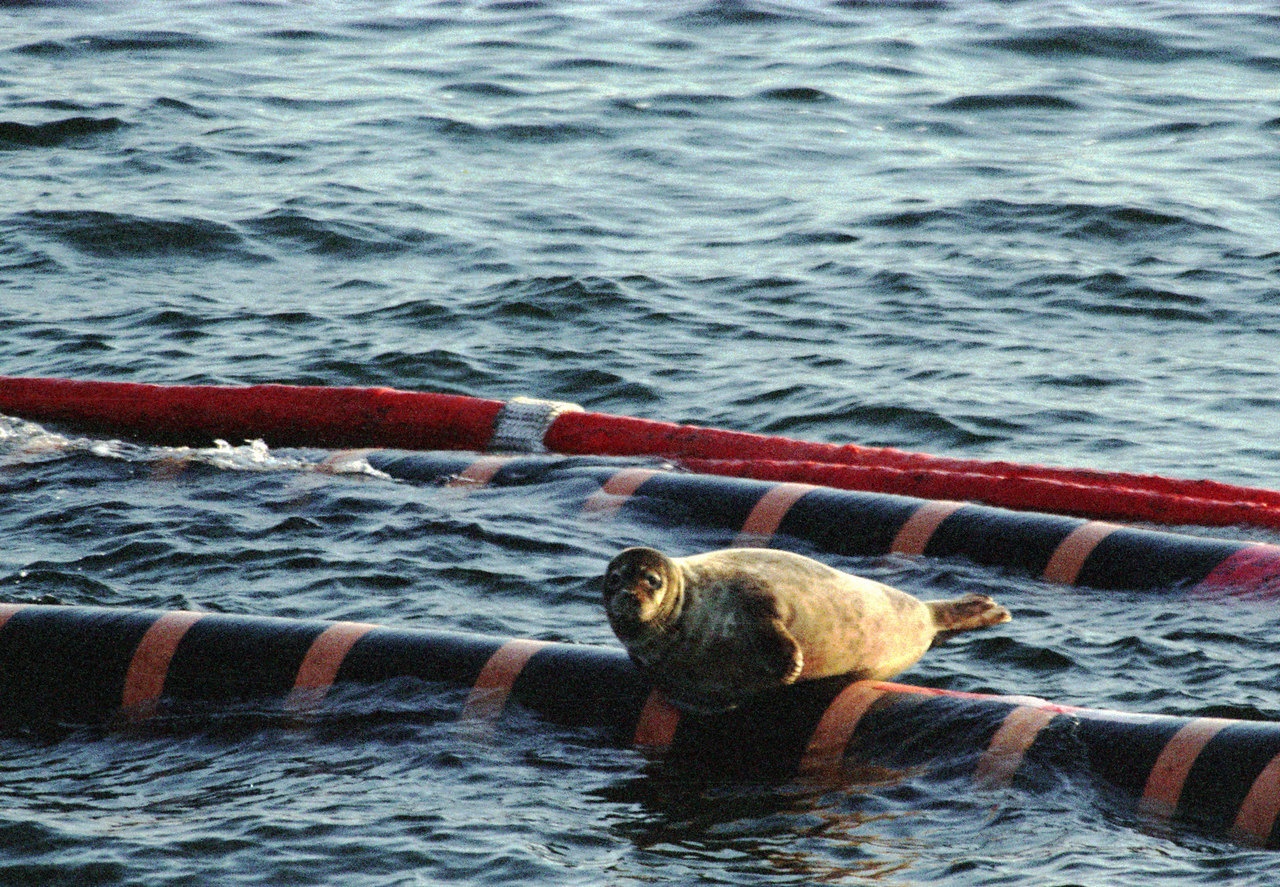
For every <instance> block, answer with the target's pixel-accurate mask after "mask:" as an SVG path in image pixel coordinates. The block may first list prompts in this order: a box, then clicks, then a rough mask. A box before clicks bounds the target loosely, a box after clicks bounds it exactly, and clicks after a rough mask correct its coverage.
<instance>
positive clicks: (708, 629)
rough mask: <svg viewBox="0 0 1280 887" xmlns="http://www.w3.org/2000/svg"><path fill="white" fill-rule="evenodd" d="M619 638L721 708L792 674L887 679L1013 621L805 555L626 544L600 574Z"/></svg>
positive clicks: (996, 611)
mask: <svg viewBox="0 0 1280 887" xmlns="http://www.w3.org/2000/svg"><path fill="white" fill-rule="evenodd" d="M604 608H605V613H606V614H607V615H608V617H609V624H610V626H611V627H612V628H613V632H614V634H616V635H617V636H618V640H620V641H622V644H623V646H624V647H626V649H627V653H628V654H630V656H631V659H632V661H633V662H635V664H636V666H637V667H638V668H639V669H640V671H641V672H642V673H643V674H644V675H645V676H646V677H647V678H648V679H649V681H650V682H651V683H652V684H653V685H654V686H656V687H657V688H658V689H659V690H661V691H662V692H663V693H664V694H665V695H666V696H667V698H668V699H670V700H671V702H672V703H673V704H674V705H675V706H676V707H677V708H681V709H684V710H686V711H691V712H697V713H701V714H714V713H717V712H722V711H727V710H729V709H732V708H735V707H737V706H738V705H741V704H742V703H743V702H745V701H746V700H747V699H749V698H750V697H752V696H754V695H756V694H758V693H762V692H764V691H766V690H770V689H773V688H775V687H780V686H783V685H785V684H793V683H795V682H796V681H802V680H812V679H816V678H824V677H831V676H834V675H849V676H851V677H853V678H855V679H871V680H883V679H885V678H888V677H891V676H893V675H895V674H897V673H898V672H900V671H903V670H904V669H906V668H908V667H909V666H910V665H912V664H913V663H914V662H916V661H917V660H918V659H919V658H920V657H921V656H923V655H924V653H925V651H927V650H928V649H929V648H930V647H931V646H933V644H934V643H935V642H937V641H938V640H940V639H942V638H944V637H946V636H949V635H950V634H953V633H955V632H958V631H968V630H970V629H975V628H985V627H987V626H991V625H998V624H1000V623H1002V622H1008V621H1009V619H1010V618H1011V617H1010V615H1009V611H1008V610H1006V609H1005V608H1004V607H1001V606H999V605H998V604H997V603H996V602H995V601H993V600H992V599H991V598H989V597H987V596H986V595H980V594H970V595H965V596H964V597H960V598H956V599H954V600H943V601H921V600H918V599H917V598H914V597H912V596H911V595H909V594H907V593H906V592H904V591H899V590H898V589H896V588H892V587H890V586H888V585H883V584H881V583H879V582H874V581H872V580H870V579H864V578H861V577H859V576H853V575H850V574H849V573H843V572H841V571H839V570H836V569H834V568H833V567H829V566H827V565H826V564H823V563H820V562H818V561H816V560H813V559H812V558H808V557H804V556H803V555H799V554H793V553H791V552H786V551H778V550H776V549H766V548H732V549H724V550H721V551H710V552H706V553H705V554H696V555H691V556H689V557H680V558H673V557H668V556H667V555H665V554H663V553H662V552H660V551H658V550H656V549H653V548H628V549H626V550H624V551H623V552H622V553H620V554H619V555H618V556H617V557H615V558H614V559H613V560H612V561H610V563H609V566H608V568H607V569H606V570H605V574H604Z"/></svg>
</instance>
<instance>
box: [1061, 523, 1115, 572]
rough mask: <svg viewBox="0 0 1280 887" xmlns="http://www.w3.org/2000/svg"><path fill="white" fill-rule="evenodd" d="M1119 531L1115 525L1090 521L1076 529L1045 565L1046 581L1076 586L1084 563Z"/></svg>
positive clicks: (1062, 542)
mask: <svg viewBox="0 0 1280 887" xmlns="http://www.w3.org/2000/svg"><path fill="white" fill-rule="evenodd" d="M1118 529H1120V528H1119V527H1118V526H1116V525H1115V524H1107V523H1103V522H1102V521H1089V522H1087V523H1083V524H1081V525H1080V526H1078V527H1076V528H1075V529H1074V530H1072V531H1071V532H1070V533H1069V534H1068V535H1067V538H1065V539H1063V540H1062V541H1061V542H1059V543H1058V547H1057V548H1055V549H1054V551H1053V556H1052V557H1050V558H1049V563H1048V564H1046V565H1045V568H1044V573H1043V577H1044V579H1045V580H1046V581H1048V582H1061V583H1063V584H1065V585H1074V584H1075V582H1076V577H1078V576H1079V575H1080V570H1081V569H1083V568H1084V562H1085V561H1086V560H1088V559H1089V555H1091V554H1093V550H1094V549H1095V548H1097V547H1098V543H1099V542H1101V541H1102V540H1103V539H1105V538H1107V537H1108V536H1110V535H1111V534H1112V533H1114V532H1115V531H1116V530H1118Z"/></svg>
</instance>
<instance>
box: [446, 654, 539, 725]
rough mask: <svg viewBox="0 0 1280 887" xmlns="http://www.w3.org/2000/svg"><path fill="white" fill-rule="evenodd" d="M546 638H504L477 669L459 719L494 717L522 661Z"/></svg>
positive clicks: (512, 684)
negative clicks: (477, 672)
mask: <svg viewBox="0 0 1280 887" xmlns="http://www.w3.org/2000/svg"><path fill="white" fill-rule="evenodd" d="M545 646H547V642H546V641H532V640H527V639H524V638H518V639H516V640H513V641H507V642H506V643H505V644H503V645H502V646H501V647H499V648H498V649H497V651H496V652H495V653H494V654H493V655H492V656H490V657H489V661H488V662H486V663H485V664H484V668H482V669H480V674H479V675H477V676H476V682H475V683H474V684H472V686H471V693H470V695H468V696H467V701H466V704H465V705H463V707H462V715H461V719H462V720H464V721H494V720H497V718H498V716H499V715H501V714H502V710H503V709H504V708H506V705H507V698H508V697H509V696H510V695H511V688H512V687H513V686H514V685H515V682H516V678H518V677H519V676H520V672H521V671H522V670H523V669H524V667H525V664H526V663H527V662H528V661H529V660H530V659H532V658H533V654H534V653H537V652H538V651H539V650H541V649H542V648H543V647H545Z"/></svg>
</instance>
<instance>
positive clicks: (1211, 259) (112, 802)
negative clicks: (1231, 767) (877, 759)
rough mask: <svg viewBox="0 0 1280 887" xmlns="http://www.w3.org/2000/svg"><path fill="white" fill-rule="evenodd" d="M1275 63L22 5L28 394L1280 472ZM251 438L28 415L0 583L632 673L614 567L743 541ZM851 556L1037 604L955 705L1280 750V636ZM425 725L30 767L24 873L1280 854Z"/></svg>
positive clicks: (19, 219)
mask: <svg viewBox="0 0 1280 887" xmlns="http://www.w3.org/2000/svg"><path fill="white" fill-rule="evenodd" d="M1277 46H1280V15H1277V14H1276V11H1275V8H1274V6H1273V5H1272V4H1266V3H1253V4H1249V3H1232V4H1225V3H1224V4H1205V3H1192V2H1186V0H1183V2H1176V0H1169V2H1144V3H1076V4H1059V3H1038V2H1036V3H1032V2H1017V0H1014V2H998V3H997V2H981V0H976V2H969V0H965V2H960V0H954V2H948V0H930V2H888V0H886V2H874V0H847V2H832V3H821V4H819V3H805V4H774V3H757V2H729V0H721V2H677V3H668V4H626V3H620V2H619V3H611V2H601V3H571V2H553V0H547V2H539V0H529V2H491V3H461V2H457V3H434V4H421V3H403V4H384V3H373V2H369V3H344V4H329V3H321V4H309V5H291V4H274V3H225V2H217V3H211V2H210V3H167V4H150V3H138V2H122V3H111V4H99V3H78V2H69V3H51V4H26V3H18V4H6V5H4V6H3V8H0V373H3V374H11V375H20V374H31V375H65V376H72V377H81V378H111V379H124V380H134V381H154V382H202V383H248V382H268V381H269V382H291V383H307V384H332V385H352V384H354V385H391V386H395V387H400V388H417V389H423V390H434V391H450V392H458V393H465V394H472V395H480V396H485V397H495V398H508V397H511V396H515V395H519V394H531V395H536V396H542V397H552V398H559V399H564V400H571V401H576V402H578V403H581V404H583V405H584V406H586V407H588V408H591V409H596V410H602V411H608V412H617V413H624V414H631V415H641V416H647V417H653V418H659V419H666V420H675V421H690V422H697V423H705V424H711V425H716V426H722V427H732V428H741V429H746V430H751V431H761V432H770V433H782V434H788V435H791V436H797V437H805V438H810V439H815V440H827V441H839V442H844V441H855V442H860V443H867V444H887V445H892V446H898V447H903V448H907V449H915V450H926V451H930V452H935V453H943V454H948V455H962V456H974V457H992V458H1013V459H1017V460H1021V461H1036V462H1048V463H1054V464H1063V465H1083V466H1094V467H1102V468H1121V469H1128V470H1137V471H1144V472H1158V473H1165V474H1172V475H1177V476H1184V477H1201V476H1205V477H1213V478H1217V479H1221V480H1228V481H1237V482H1246V483H1250V484H1256V485H1261V486H1268V487H1272V488H1275V487H1280V445H1278V444H1277V439H1278V435H1277V432H1278V431H1280V420H1278V419H1277V407H1280V396H1278V395H1277V391H1278V390H1280V360H1277V358H1276V348H1275V343H1276V341H1277V336H1278V335H1280V86H1278V84H1280V49H1277ZM57 430H58V429H53V431H57ZM230 444H231V446H229V447H224V448H215V447H212V446H210V447H209V448H208V449H205V450H200V451H198V452H196V453H183V454H175V453H172V452H168V451H163V450H156V449H152V448H148V447H143V446H135V445H130V444H120V443H108V442H103V441H92V440H86V439H83V438H78V437H75V436H74V435H71V436H69V437H64V438H50V437H48V436H47V434H46V432H45V431H44V430H42V429H38V428H32V427H30V426H26V425H22V424H20V423H11V424H5V425H4V426H3V430H2V431H0V493H2V495H3V501H4V503H5V508H4V509H3V510H2V511H0V593H2V596H3V597H4V598H6V599H14V600H40V599H52V600H59V601H65V602H70V603H94V604H106V605H112V606H121V607H139V606H142V607H193V608H200V609H211V610H222V611H228V612H235V613H251V614H265V615H285V616H303V617H308V618H313V617H314V618H326V619H361V620H367V621H375V622H380V623H387V624H394V625H404V626H431V627H443V628H461V629H466V630H472V631H483V632H487V633H492V634H500V635H526V636H533V637H540V638H546V639H557V640H569V641H582V642H599V643H608V642H611V640H612V639H611V637H610V635H609V633H608V629H607V626H606V625H605V624H604V621H603V619H602V618H601V615H600V613H599V610H598V607H597V602H596V594H597V592H596V589H595V586H594V584H593V582H594V577H595V576H596V575H597V574H598V573H599V572H600V570H601V568H602V566H603V564H604V563H605V561H606V560H607V559H608V557H609V556H611V554H612V553H614V552H615V551H616V550H617V548H619V547H620V546H622V545H626V544H630V543H632V542H635V541H640V540H643V541H646V542H651V543H654V544H658V545H660V546H663V547H667V548H670V549H673V550H676V551H689V550H694V549H696V548H699V547H707V546H710V545H715V544H724V543H725V542H727V541H728V540H727V539H720V538H716V537H714V534H708V535H707V536H706V537H701V536H694V535H690V534H688V533H678V532H675V531H671V530H665V529H663V528H661V527H654V526H649V525H637V524H630V525H629V524H627V523H625V522H622V521H615V522H601V521H595V522H591V521H584V520H582V519H581V518H580V517H579V515H578V514H577V512H576V510H575V509H572V508H567V507H566V508H561V507H559V506H560V505H561V504H563V503H564V502H565V501H567V500H568V499H570V498H571V496H570V492H571V491H567V490H557V489H556V488H554V486H553V487H552V488H551V489H547V490H544V491H541V493H540V494H539V496H537V497H536V498H533V499H531V498H530V497H529V496H528V495H527V493H528V491H527V490H520V489H507V490H498V489H495V490H489V491H481V492H477V493H473V494H471V495H469V496H459V495H457V494H456V493H455V492H452V491H449V490H445V489H441V488H435V487H427V486H421V485H415V484H407V483H401V482H393V481H391V480H390V479H388V478H385V477H380V476H378V475H377V474H376V473H369V472H365V473H361V472H353V473H349V474H340V475H332V474H320V473H317V472H314V471H311V470H309V467H308V466H309V464H310V461H309V460H311V458H312V457H311V455H310V454H305V453H290V452H285V451H278V450H274V449H270V448H268V449H267V450H265V451H264V450H262V449H261V448H253V447H249V446H247V445H242V443H241V442H240V441H232V442H230ZM267 444H268V447H269V445H270V441H268V442H267ZM175 456H181V457H182V458H183V459H186V461H187V464H186V467H185V468H183V469H181V470H177V469H175V468H174V462H173V459H174V457H175ZM575 494H576V493H575ZM1241 532H1243V531H1241ZM1241 532H1236V531H1222V533H1224V534H1228V535H1231V534H1234V535H1240V534H1241ZM1247 535H1249V536H1251V537H1252V538H1271V537H1268V536H1266V535H1264V534H1261V533H1258V532H1251V533H1248V534H1247ZM1273 541H1274V540H1273ZM835 562H836V563H837V565H838V566H842V567H844V568H846V569H850V570H854V571H858V572H862V573H865V574H868V575H873V576H876V577H877V578H881V579H885V580H887V581H891V582H893V583H895V584H897V585H899V586H901V587H903V588H906V589H907V590H909V591H911V592H913V593H916V594H919V595H922V596H934V595H937V594H939V593H944V594H949V593H954V592H957V591H960V590H981V591H987V592H988V593H991V594H994V595H996V596H997V597H999V598H1000V600H1001V601H1002V602H1004V603H1006V604H1007V605H1008V606H1009V607H1010V608H1011V609H1012V610H1013V612H1014V614H1015V621H1014V622H1013V623H1011V624H1010V625H1008V626H1003V627H1001V628H1000V629H997V630H996V631H993V632H991V633H990V634H987V635H985V636H974V637H973V638H971V639H965V640H961V641H959V642H956V643H952V644H948V645H947V646H946V647H944V648H941V649H940V650H937V651H935V652H933V653H931V654H930V656H929V657H927V658H926V660H925V662H923V663H922V664H920V665H918V666H917V667H916V668H914V669H912V670H911V671H910V672H908V673H907V674H906V675H905V676H904V678H905V679H906V680H909V681H911V682H914V683H927V684H933V685H936V686H945V687H951V688H956V689H965V690H985V691H994V692H1002V693H1030V694H1034V695H1037V696H1043V697H1048V698H1052V699H1056V700H1059V701H1062V702H1067V703H1073V704H1077V705H1087V706H1100V707H1107V708H1120V709H1126V710H1134V711H1151V712H1161V713H1171V714H1219V715H1222V714H1225V715H1233V716H1243V717H1261V718H1270V719H1276V718H1280V698H1278V697H1277V694H1276V688H1277V687H1278V686H1280V663H1277V661H1276V657H1275V653H1274V650H1275V644H1274V638H1275V636H1276V633H1277V628H1278V627H1280V616H1277V613H1276V611H1275V608H1274V606H1271V605H1266V604H1260V603H1248V602H1236V603H1213V602H1208V603H1205V602H1196V603H1194V604H1189V603H1188V602H1187V600H1186V599H1185V597H1181V596H1179V595H1177V594H1169V595H1160V594H1155V595H1152V594H1117V593H1113V592H1095V591H1088V590H1069V589H1063V588H1059V587H1054V586H1049V585H1046V584H1043V583H1040V582H1037V581H1033V580H1029V579H1023V578H1018V577H1011V576H1008V575H1003V574H1000V573H999V572H997V571H992V570H989V569H984V568H979V567H976V566H973V565H970V564H965V563H963V562H946V563H940V562H936V561H929V560H921V559H908V558H877V559H863V560H858V559H852V558H845V559H836V561H835ZM368 704H371V705H382V704H386V705H390V703H379V702H376V701H375V702H371V703H368ZM392 708H394V706H392ZM381 723H382V724H383V725H382V726H381V727H378V728H376V729H375V728H367V729H363V730H353V731H351V732H350V734H349V735H344V734H343V733H342V732H341V731H329V732H326V733H324V734H323V735H319V734H316V733H314V732H310V731H306V730H297V729H278V730H271V729H268V730H264V731H259V732H250V733H248V734H243V735H242V734H236V735H234V736H231V737H228V736H227V735H224V734H223V733H220V732H218V731H214V732H213V733H211V734H207V735H206V734H201V735H197V736H192V737H178V738H176V739H175V738H170V739H159V738H155V739H148V738H145V737H120V736H117V737H107V738H101V737H97V736H88V735H75V736H72V737H71V738H69V739H64V740H62V741H59V742H55V743H48V742H44V741H39V740H36V739H34V738H33V739H30V740H28V739H23V738H21V737H18V738H6V739H4V740H0V883H12V884H40V883H48V884H148V885H153V884H174V885H177V884H203V883H218V884H228V883H235V884H271V885H277V884H332V883H343V884H357V885H361V884H370V885H373V884H377V885H383V884H406V885H408V884H436V883H460V884H485V885H488V884H508V883H520V884H524V885H532V884H547V885H553V884H554V885H565V884H602V883H608V884H620V885H621V884H640V883H650V882H652V881H658V882H663V883H693V882H699V883H727V884H735V885H740V884H754V883H762V884H763V883H767V884H771V885H772V884H792V883H794V884H812V883H815V882H819V881H825V882H831V883H846V884H856V883H872V882H874V883H877V884H902V885H907V884H919V883H946V884H963V885H996V884H1020V885H1021V884H1044V885H1094V884H1097V885H1103V884H1107V885H1109V884H1116V883H1160V884H1197V885H1199V884H1206V885H1207V884H1215V885H1216V884H1225V883H1230V884H1255V883H1256V884H1262V883H1271V878H1272V877H1273V876H1272V874H1271V873H1272V872H1273V871H1274V867H1275V859H1276V858H1275V856H1274V855H1273V854H1268V853H1259V852H1254V851H1249V850H1245V849H1241V848H1239V847H1237V846H1234V845H1232V844H1230V843H1227V842H1225V841H1222V840H1220V839H1217V838H1213V837H1207V836H1203V835H1197V834H1194V833H1189V832H1185V831H1179V830H1170V829H1166V828H1163V827H1160V826H1158V825H1156V824H1153V823H1151V822H1146V821H1143V820H1141V819H1140V818H1138V817H1136V816H1134V815H1133V814H1132V813H1130V812H1128V811H1127V808H1125V807H1124V806H1123V805H1120V804H1117V803H1115V801H1114V799H1111V798H1109V797H1107V795H1106V792H1105V791H1104V790H1101V789H1099V788H1098V787H1097V786H1094V785H1091V784H1089V783H1088V782H1087V781H1085V782H1082V781H1078V780H1075V779H1073V778H1070V777H1069V776H1068V775H1067V774H1059V775H1058V777H1057V778H1056V779H1051V780H1049V783H1050V784H1049V786H1048V787H1047V788H1045V789H1044V790H1043V791H1015V790H1007V791H1004V790H990V789H980V788H977V787H975V786H974V785H973V784H972V783H971V782H969V781H968V780H966V779H960V780H950V779H948V778H947V777H945V776H940V775H934V776H930V775H928V774H920V775H917V776H911V777H908V778H906V779H903V780H896V781H876V780H870V781H869V782H866V784H863V783H860V782H858V781H856V780H854V781H852V782H851V783H850V784H849V785H844V786H839V787H836V788H832V787H830V786H812V785H801V784H794V785H792V784H785V785H781V786H779V785H760V784H729V785H723V786H713V787H711V788H705V787H703V788H691V787H687V786H681V785H679V784H678V783H677V784H672V783H671V782H670V781H669V780H667V779H664V778H663V774H662V763H661V761H660V760H652V759H648V758H646V757H645V756H643V755H641V754H640V753H638V752H633V751H630V750H625V749H609V748H601V747H600V746H599V744H598V743H597V742H595V741H593V740H592V739H591V738H590V737H587V736H582V735H578V734H574V733H572V732H568V733H565V732H554V731H553V732H551V733H547V732H546V731H544V730H542V729H534V728H532V727H531V728H530V729H528V730H523V731H522V730H517V731H515V733H514V735H512V736H510V737H507V738H505V739H504V740H503V741H502V742H499V743H497V744H494V745H492V746H485V745H477V744H475V743H473V742H468V741H465V740H464V739H462V738H460V737H458V736H457V735H455V733H454V732H452V730H451V729H449V728H448V727H447V726H441V725H439V724H431V725H424V724H422V723H420V722H419V721H417V720H415V719H414V718H412V717H408V716H406V717H403V718H395V717H388V718H385V719H383V721H382V722H381Z"/></svg>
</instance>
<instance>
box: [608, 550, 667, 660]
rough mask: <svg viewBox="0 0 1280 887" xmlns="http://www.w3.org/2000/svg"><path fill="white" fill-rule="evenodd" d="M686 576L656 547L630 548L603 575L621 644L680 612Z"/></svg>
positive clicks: (611, 615)
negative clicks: (642, 630)
mask: <svg viewBox="0 0 1280 887" xmlns="http://www.w3.org/2000/svg"><path fill="white" fill-rule="evenodd" d="M683 592H684V575H683V574H682V573H681V572H680V568H679V566H677V565H676V563H675V561H673V560H672V559H671V558H669V557H667V556H666V555H665V554H663V553H662V552H661V551H658V550H656V549H653V548H628V549H626V550H624V551H623V552H622V553H621V554H619V555H618V556H617V557H615V558H614V559H613V560H611V561H610V562H609V567H608V569H606V570H605V573H604V609H605V613H607V614H608V616H609V624H610V625H611V626H613V631H614V634H616V635H617V636H618V638H619V639H621V640H622V641H624V642H625V641H627V640H630V639H632V638H635V637H636V636H637V635H639V634H640V631H641V629H642V628H645V627H648V626H654V627H657V626H661V625H662V624H664V623H665V622H666V621H667V620H668V619H670V618H671V617H672V616H673V615H674V614H676V613H678V612H679V610H680V601H681V597H682V595H683Z"/></svg>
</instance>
